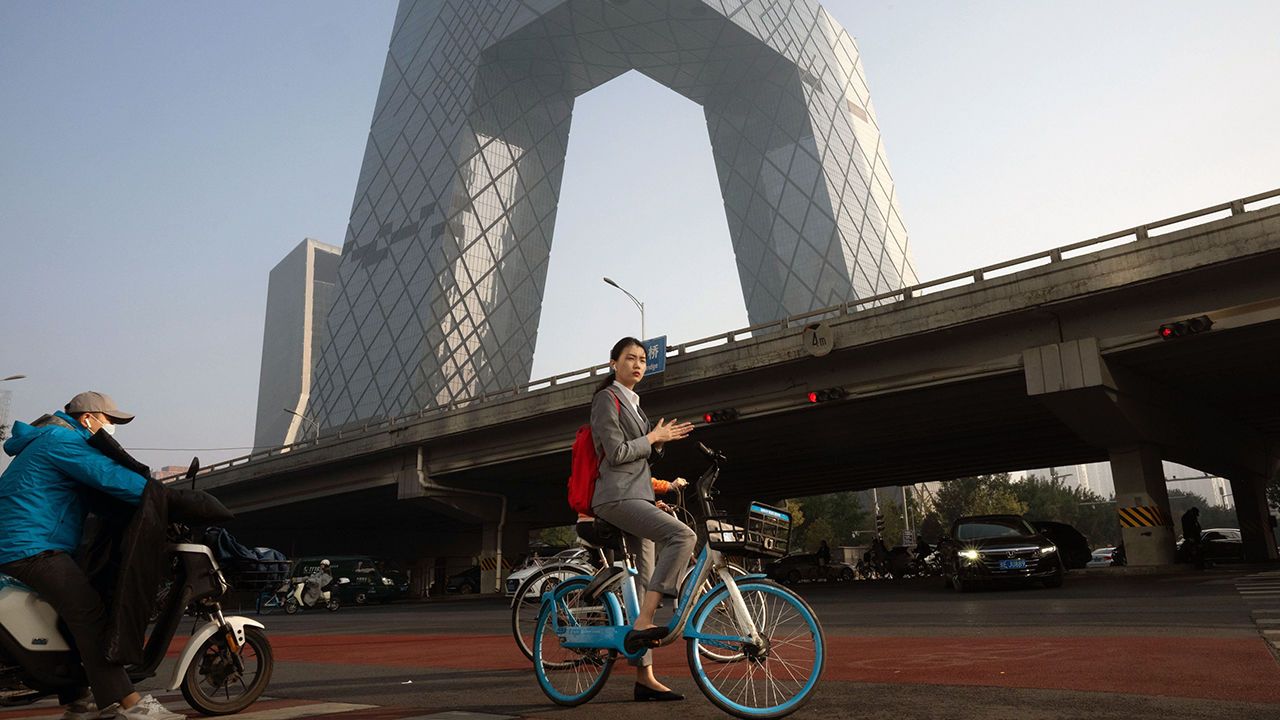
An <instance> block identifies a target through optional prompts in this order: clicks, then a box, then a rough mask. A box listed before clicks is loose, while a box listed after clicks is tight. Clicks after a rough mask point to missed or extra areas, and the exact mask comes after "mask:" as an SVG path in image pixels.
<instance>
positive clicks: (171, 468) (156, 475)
mask: <svg viewBox="0 0 1280 720" xmlns="http://www.w3.org/2000/svg"><path fill="white" fill-rule="evenodd" d="M186 473H187V468H186V467H185V466H183V465H165V466H164V467H162V468H157V469H155V470H152V471H151V479H152V480H159V481H160V482H164V481H165V480H172V479H173V478H177V477H182V476H183V475H185V474H186Z"/></svg>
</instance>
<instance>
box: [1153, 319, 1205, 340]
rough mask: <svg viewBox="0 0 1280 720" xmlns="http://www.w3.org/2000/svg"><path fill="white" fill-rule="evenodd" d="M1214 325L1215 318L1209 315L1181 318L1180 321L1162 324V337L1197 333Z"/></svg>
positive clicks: (1169, 337) (1164, 338)
mask: <svg viewBox="0 0 1280 720" xmlns="http://www.w3.org/2000/svg"><path fill="white" fill-rule="evenodd" d="M1212 327H1213V319H1212V318H1210V317H1209V316H1208V315H1197V316H1196V317H1193V318H1189V319H1187V320H1179V321H1178V322H1171V323H1165V324H1164V325H1161V326H1160V338H1161V339H1162V340H1169V339H1171V338H1176V337H1183V336H1184V335H1195V334H1196V333H1202V332H1204V331H1206V330H1208V329H1209V328H1212Z"/></svg>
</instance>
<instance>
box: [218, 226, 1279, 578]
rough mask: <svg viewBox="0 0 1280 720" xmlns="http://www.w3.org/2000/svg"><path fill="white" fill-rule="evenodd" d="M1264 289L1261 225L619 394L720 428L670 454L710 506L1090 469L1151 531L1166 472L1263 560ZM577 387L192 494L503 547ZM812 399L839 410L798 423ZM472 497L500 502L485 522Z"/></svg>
mask: <svg viewBox="0 0 1280 720" xmlns="http://www.w3.org/2000/svg"><path fill="white" fill-rule="evenodd" d="M1276 277H1280V207H1278V208H1266V209H1263V210H1259V211H1256V212H1248V213H1244V214H1233V215H1232V216H1231V217H1230V218H1227V219H1224V220H1219V221H1214V222H1213V223H1209V224H1206V225H1204V226H1200V227H1195V228H1191V229H1188V230H1183V231H1178V232H1176V233H1171V234H1170V235H1168V236H1161V237H1159V238H1144V239H1142V240H1140V241H1139V242H1136V243H1133V244H1131V245H1128V246H1122V247H1118V248H1113V249H1109V250H1106V251H1102V252H1101V253H1099V254H1098V255H1097V256H1096V257H1082V258H1073V259H1069V260H1063V261H1055V262H1054V263H1052V264H1049V265H1044V266H1041V267H1039V268H1034V269H1032V270H1026V271H1023V272H1020V273H1015V274H1011V275H1007V276H1003V277H1000V278H994V279H987V280H984V281H982V282H978V283H975V284H974V285H971V286H968V287H964V288H960V289H956V290H948V291H943V292H939V293H936V294H932V295H925V296H919V297H913V298H912V299H910V300H905V301H902V302H901V303H899V304H898V305H896V306H891V307H878V308H871V309H864V310H862V311H859V312H856V313H849V314H843V313H842V314H840V315H838V316H834V317H831V318H829V319H828V322H829V323H830V330H831V332H832V337H833V338H834V339H833V341H832V344H833V346H834V349H833V350H832V351H831V352H830V353H828V354H826V355H823V356H820V357H814V356H811V355H810V354H809V353H808V352H807V351H806V350H805V349H804V344H803V342H802V338H803V335H802V332H801V331H802V328H801V327H796V328H794V329H792V328H784V329H782V330H781V331H778V330H775V331H773V332H769V333H761V334H759V335H758V336H752V337H750V338H734V339H733V340H732V341H730V342H726V343H725V344H723V345H721V346H717V347H713V348H710V349H706V350H699V351H697V352H695V353H689V352H686V351H684V350H683V349H682V351H681V352H680V353H679V354H678V355H677V356H675V357H673V358H671V359H669V361H668V364H667V369H666V372H665V373H664V374H662V375H658V376H656V377H654V378H650V379H647V380H646V381H645V383H644V384H643V385H642V386H641V392H642V395H643V397H644V404H645V408H646V411H647V412H648V414H649V415H650V416H651V417H654V418H657V417H664V416H665V417H668V418H669V417H673V416H678V417H684V418H700V417H701V416H702V414H703V413H705V412H710V411H714V410H718V409H725V408H734V409H736V410H739V411H740V419H738V420H735V421H732V422H727V423H722V424H721V423H714V424H710V425H704V424H700V426H699V427H698V428H697V430H696V432H695V434H694V438H695V439H697V440H700V441H702V442H704V443H706V444H708V445H710V446H713V447H715V448H717V449H719V450H721V451H722V452H724V453H725V454H726V455H727V456H728V457H729V458H730V462H729V463H728V465H727V466H726V467H725V468H724V474H723V476H722V480H721V483H720V488H721V490H722V492H723V498H724V501H725V502H726V503H729V502H735V501H742V500H746V499H750V498H756V499H761V500H777V499H780V498H784V497H797V496H805V495H811V494H817V493H824V492H831V491H836V490H854V489H865V488H871V487H878V486H885V485H898V484H907V483H918V482H926V481H946V480H950V479H952V478H957V477H965V476H971V475H977V474H984V473H993V472H1001V471H1014V470H1022V469H1028V468H1040V467H1049V466H1061V465H1069V464H1077V463H1086V462H1096V461H1102V460H1107V459H1110V460H1111V463H1112V468H1113V476H1114V478H1115V480H1116V489H1117V504H1118V506H1122V507H1126V508H1127V507H1138V506H1153V507H1156V508H1162V509H1163V510H1164V511H1165V512H1166V514H1167V510H1168V499H1167V492H1166V490H1165V488H1164V478H1163V475H1162V472H1161V468H1160V460H1170V461H1174V462H1178V463H1181V464H1183V465H1186V466H1189V467H1193V468H1197V469H1199V470H1203V471H1205V472H1208V473H1211V474H1214V475H1219V476H1221V477H1224V478H1227V479H1228V480H1229V481H1230V482H1231V484H1232V491H1233V496H1234V499H1235V501H1236V504H1237V508H1238V512H1239V514H1240V525H1241V530H1242V534H1244V535H1245V541H1246V545H1247V546H1249V547H1250V548H1252V549H1251V550H1250V552H1251V554H1252V555H1253V556H1254V557H1257V558H1266V557H1271V558H1274V557H1275V545H1274V541H1273V540H1271V539H1270V533H1269V528H1267V527H1266V525H1267V522H1268V515H1267V508H1266V501H1265V498H1264V496H1263V488H1264V484H1265V482H1266V481H1267V480H1268V479H1269V478H1271V477H1273V476H1274V473H1275V472H1276V471H1277V463H1280V412H1278V411H1277V409H1278V408H1280V374H1278V373H1276V372H1275V369H1274V368H1275V364H1276V360H1275V358H1276V356H1277V352H1276V351H1277V348H1280V296H1278V295H1277V286H1276V283H1275V280H1274V278H1276ZM1201 314H1207V315H1209V316H1210V317H1211V318H1212V319H1213V320H1214V325H1213V327H1212V329H1211V330H1209V331H1208V332H1204V333H1201V334H1197V335H1192V336H1187V337H1181V338H1177V339H1173V340H1168V341H1162V340H1160V339H1158V336H1157V334H1156V329H1157V328H1158V327H1159V326H1160V324H1162V323H1165V322H1169V321H1172V320H1179V319H1183V318H1188V317H1193V316H1197V315H1201ZM592 384H593V383H592V382H591V381H589V380H583V381H580V382H571V383H565V384H563V385H556V386H553V387H551V388H549V389H547V390H545V391H537V392H517V393H512V394H511V395H509V396H505V397H500V398H496V399H491V400H489V401H487V402H477V403H474V404H469V405H464V406H461V407H459V408H456V409H451V410H448V411H445V412H438V413H426V414H423V415H421V416H420V417H412V416H411V417H408V418H404V419H402V420H397V421H396V422H393V423H384V424H381V425H379V426H376V427H370V428H368V429H366V430H359V431H356V432H354V433H351V434H350V435H337V436H331V437H329V438H328V439H327V440H324V439H322V440H323V441H322V442H320V443H318V444H317V445H315V446H299V447H295V448H291V449H289V450H288V452H276V453H273V454H270V455H269V456H266V457H263V458H261V459H258V460H254V461H251V462H246V463H243V464H240V465H233V466H232V467H230V468H228V469H226V470H223V471H219V472H216V473H210V474H209V475H206V476H201V482H202V483H203V484H202V485H201V486H202V487H206V488H207V489H210V490H212V491H213V492H215V493H216V494H218V495H219V497H221V498H223V499H224V501H225V502H227V503H228V504H229V505H230V506H231V507H233V509H236V510H237V511H240V512H245V513H247V515H246V517H252V518H254V519H255V523H256V524H257V525H258V526H260V527H264V528H266V527H270V526H272V525H275V524H280V526H281V527H290V528H296V530H292V531H291V532H295V533H297V536H298V537H312V536H315V537H321V536H319V535H314V534H309V533H310V532H311V531H308V530H306V529H305V525H306V523H315V524H318V525H325V524H330V523H333V524H338V525H340V524H341V523H342V522H343V519H344V518H349V517H351V516H354V515H357V514H359V515H361V516H362V519H361V520H360V522H361V523H364V525H362V527H364V528H367V533H368V534H367V537H366V536H362V535H355V534H352V535H342V536H335V537H341V538H342V539H343V540H344V541H345V542H350V543H352V544H353V545H355V544H360V546H361V547H362V548H363V547H372V546H377V547H380V548H382V547H388V546H395V547H401V546H405V545H409V544H413V543H426V544H438V543H440V542H442V541H441V540H439V539H438V538H440V537H443V536H446V535H447V536H450V537H461V536H462V534H463V533H464V530H463V529H462V527H463V526H466V527H468V528H470V530H469V532H471V533H473V534H472V535H471V536H470V537H472V538H474V537H475V535H474V533H480V536H481V539H482V541H483V539H484V538H486V537H489V536H491V535H492V536H493V537H494V538H496V537H497V536H498V535H499V534H502V533H499V532H498V530H497V525H499V524H501V525H503V528H504V533H505V534H504V539H503V540H502V541H501V542H502V543H503V544H504V545H506V544H508V543H509V542H510V538H509V537H508V536H509V535H510V534H511V533H512V532H518V531H519V530H518V529H519V528H523V529H528V528H531V527H544V526H550V525H559V524H565V523H568V522H571V521H572V520H573V515H572V514H571V513H570V512H569V510H568V508H567V507H566V505H565V502H564V497H565V479H566V476H567V473H568V468H569V457H568V447H569V444H570V442H571V438H572V437H573V432H574V430H575V429H576V428H577V426H578V425H579V424H580V423H582V422H583V420H584V419H585V409H586V406H587V404H588V403H589V401H590V397H591V393H592ZM823 388H841V389H843V390H844V391H846V393H847V397H845V398H844V399H840V400H833V401H830V402H824V403H817V404H810V403H809V402H808V401H807V395H808V393H809V392H810V391H813V390H820V389H823ZM704 466H705V463H704V460H703V459H702V458H701V456H700V455H699V453H698V452H697V449H696V446H695V445H694V444H693V443H676V444H673V445H672V446H671V447H670V448H669V452H668V457H667V458H666V459H664V460H663V461H662V462H661V463H660V464H659V465H658V466H657V467H656V468H655V472H656V473H657V474H658V475H659V476H663V477H670V476H675V475H682V476H685V477H689V478H693V477H696V476H697V475H698V474H699V473H700V472H701V471H702V469H703V467H704ZM378 488H381V490H377V489H378ZM374 490H376V492H371V491H374ZM476 493H480V495H476ZM484 493H494V494H497V495H498V496H501V497H505V498H506V506H505V507H506V513H505V515H503V514H502V513H501V510H500V509H499V508H498V505H497V499H496V497H492V496H485V495H483V494H484ZM327 496H335V497H337V498H339V499H338V500H336V501H333V500H326V501H320V500H319V499H321V498H325V497H327ZM392 506H394V507H392ZM295 515H298V516H313V517H308V518H307V520H306V521H305V522H302V523H298V522H294V520H293V519H292V518H293V517H294V516H295ZM366 515H368V516H371V517H363V516H366ZM437 516H441V517H444V518H445V520H440V519H438V518H437ZM286 518H288V519H286ZM381 519H386V522H382V521H381ZM451 523H452V524H451ZM458 523H461V525H458ZM1125 533H1126V534H1125V543H1126V547H1127V548H1128V549H1129V550H1130V551H1131V552H1130V553H1129V556H1130V558H1131V559H1141V560H1142V561H1143V562H1147V563H1160V562H1165V561H1167V560H1171V558H1172V537H1173V535H1172V528H1171V527H1170V526H1165V527H1164V528H1163V529H1160V530H1158V531H1156V530H1150V529H1139V530H1137V531H1135V533H1134V534H1132V537H1131V534H1130V533H1129V532H1128V529H1126V530H1125ZM1161 533H1163V534H1161ZM375 536H386V537H387V538H390V539H383V538H382V537H378V539H376V540H374V539H373V538H374V537H375ZM397 537H400V538H401V539H396V538H397ZM487 542H489V544H490V545H493V546H495V547H494V550H495V551H496V549H497V548H496V546H497V544H498V541H497V540H496V539H495V540H490V541H487ZM254 544H257V543H256V541H255V542H254ZM1146 546H1149V549H1150V553H1149V554H1147V555H1143V553H1142V552H1139V551H1138V548H1139V547H1146ZM507 552H508V553H509V552H510V550H507Z"/></svg>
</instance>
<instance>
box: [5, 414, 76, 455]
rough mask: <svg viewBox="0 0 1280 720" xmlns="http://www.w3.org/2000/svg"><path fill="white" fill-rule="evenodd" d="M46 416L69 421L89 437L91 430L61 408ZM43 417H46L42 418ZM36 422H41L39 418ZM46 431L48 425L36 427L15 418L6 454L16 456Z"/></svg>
mask: <svg viewBox="0 0 1280 720" xmlns="http://www.w3.org/2000/svg"><path fill="white" fill-rule="evenodd" d="M44 417H45V418H48V417H56V418H59V419H60V420H62V421H63V422H65V423H67V424H68V425H70V426H71V427H73V428H75V430H76V431H77V432H79V433H80V435H81V436H83V437H89V431H88V430H87V429H85V428H84V427H83V426H82V425H80V423H78V422H76V421H75V418H73V417H71V416H70V415H68V414H66V413H64V412H62V411H61V410H59V411H58V412H55V413H54V414H53V415H52V416H50V415H45V416H44ZM43 419H44V418H41V420H43ZM36 422H37V423H39V422H40V420H37V421H36ZM64 429H65V428H64ZM46 432H49V426H48V425H42V426H40V427H36V426H35V425H31V424H29V423H24V422H22V421H20V420H15V421H14V423H13V437H11V438H9V439H8V440H5V441H4V452H5V454H6V455H8V456H10V457H14V456H16V455H17V454H18V453H20V452H22V451H23V450H24V449H25V448H26V447H27V446H28V445H30V444H31V443H32V442H34V441H35V439H36V438H38V437H40V436H41V435H43V434H45V433H46Z"/></svg>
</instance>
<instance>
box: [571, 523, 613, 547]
mask: <svg viewBox="0 0 1280 720" xmlns="http://www.w3.org/2000/svg"><path fill="white" fill-rule="evenodd" d="M577 531H578V537H579V538H580V539H581V540H582V542H584V543H586V544H587V545H588V546H590V547H592V548H595V549H598V550H622V531H621V530H619V529H618V528H616V527H614V526H613V525H610V524H609V523H607V522H605V521H603V520H601V519H599V518H596V519H595V520H594V521H593V522H580V523H578V525H577Z"/></svg>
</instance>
